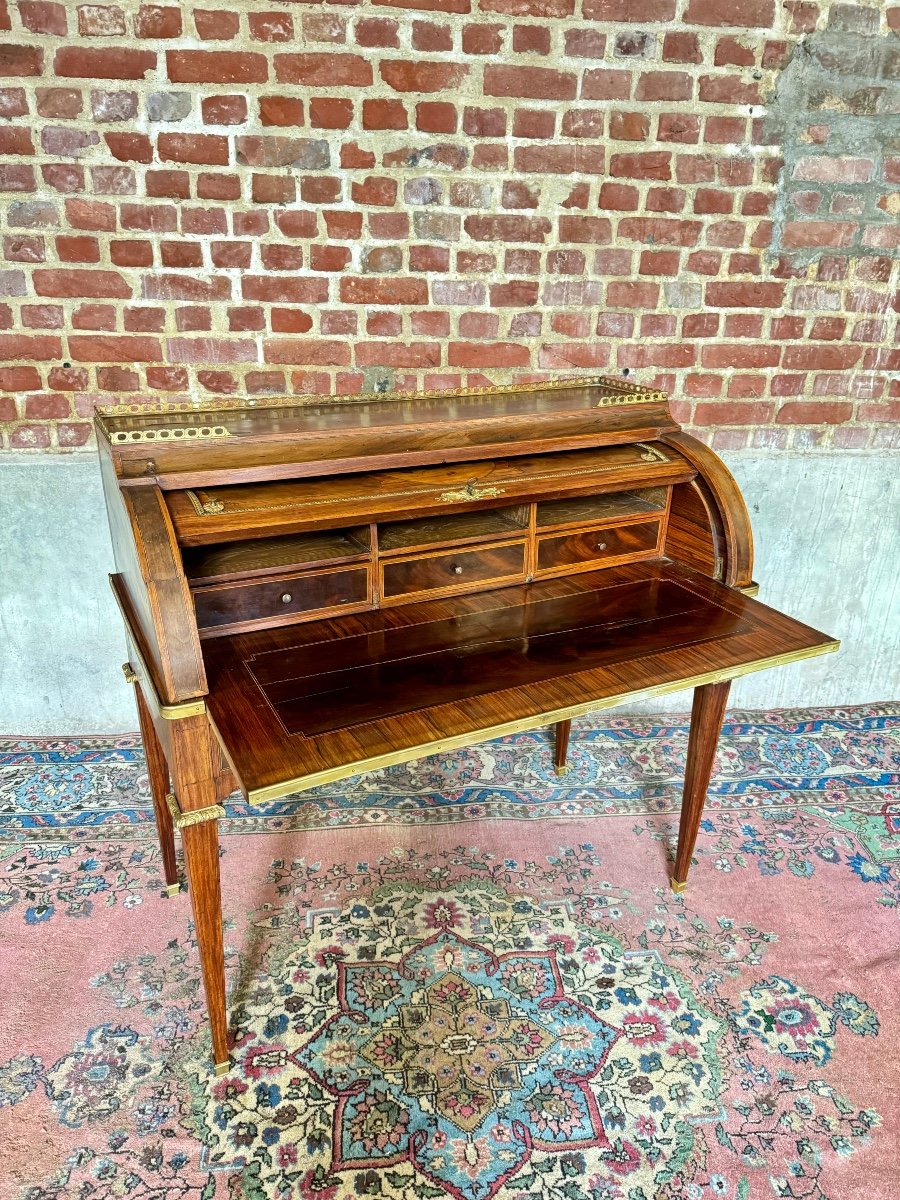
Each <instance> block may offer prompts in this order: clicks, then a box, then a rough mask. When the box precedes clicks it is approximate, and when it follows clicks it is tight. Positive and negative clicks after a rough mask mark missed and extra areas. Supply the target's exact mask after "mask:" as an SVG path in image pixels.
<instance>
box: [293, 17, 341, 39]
mask: <svg viewBox="0 0 900 1200" xmlns="http://www.w3.org/2000/svg"><path fill="white" fill-rule="evenodd" d="M303 38H304V41H307V42H332V43H338V42H346V40H347V22H346V20H345V19H344V18H343V17H341V16H338V14H337V13H333V12H330V13H322V12H306V13H304V15H303Z"/></svg>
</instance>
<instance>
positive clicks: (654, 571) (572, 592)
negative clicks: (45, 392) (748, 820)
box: [97, 379, 837, 1071]
mask: <svg viewBox="0 0 900 1200" xmlns="http://www.w3.org/2000/svg"><path fill="white" fill-rule="evenodd" d="M97 428H98V434H99V439H98V440H99V442H100V453H101V462H102V468H103V477H104V486H105V491H106V497H107V505H108V509H109V514H110V525H111V529H112V532H113V541H114V545H115V550H116V562H117V566H118V572H117V574H116V575H115V576H113V580H112V582H113V588H114V591H115V594H116V597H117V599H118V601H119V604H120V607H121V609H122V613H123V616H124V619H125V623H126V630H127V634H128V641H129V648H130V660H129V663H128V664H126V674H127V675H128V677H129V678H130V679H131V680H132V681H133V682H135V683H136V685H137V687H136V694H137V703H138V713H139V717H140V722H141V732H142V736H143V739H144V745H145V749H146V754H147V764H148V771H149V775H150V783H151V789H152V793H153V800H154V806H155V810H156V816H157V825H158V829H159V837H160V845H161V847H162V856H163V864H164V870H165V877H166V883H167V885H168V887H169V890H170V893H172V894H174V893H175V892H177V890H178V877H177V869H176V859H175V846H174V830H175V829H176V828H177V829H179V830H180V832H181V834H182V839H183V845H184V852H185V861H186V866H187V875H188V882H189V886H190V893H191V900H192V904H193V909H194V918H195V923H196V928H197V940H198V945H199V948H200V955H201V961H202V968H203V977H204V984H205V988H206V996H207V1003H208V1008H209V1015H210V1024H211V1030H212V1042H213V1058H214V1062H215V1064H216V1070H217V1071H222V1070H225V1069H226V1067H227V1062H228V1037H227V1021H226V1007H225V984H224V955H223V944H222V915H221V899H220V888H219V858H218V824H217V822H218V818H219V817H221V816H222V815H223V813H224V810H223V809H222V807H221V801H222V800H223V799H224V798H225V797H226V796H228V795H229V794H230V793H231V792H232V791H233V790H234V789H235V788H239V789H240V790H241V791H242V792H243V794H244V795H245V796H246V797H247V799H248V800H249V801H250V802H251V803H252V802H264V801H267V800H271V799H274V798H276V797H280V796H285V795H289V794H292V793H295V792H299V791H302V790H304V789H305V788H310V787H314V786H316V785H319V784H323V783H328V782H331V781H334V780H337V779H341V778H344V777H346V776H349V775H354V774H357V773H359V772H361V771H367V770H372V769H376V768H379V767H383V766H387V765H390V764H391V763H398V762H406V761H409V760H411V759H414V758H418V757H421V756H423V755H427V754H432V753H436V752H438V751H443V750H448V749H452V748H455V747H459V746H465V745H469V744H471V743H473V742H476V741H480V740H483V739H485V738H488V737H496V736H500V735H503V734H506V733H511V732H514V731H517V730H522V729H530V728H535V727H537V726H541V725H547V724H554V725H555V726H556V765H557V769H558V770H560V771H563V770H564V769H565V761H566V747H567V742H568V736H569V729H570V723H571V720H572V718H573V717H575V716H578V715H580V714H582V713H586V712H589V711H591V710H594V709H598V708H605V707H610V706H613V705H616V704H619V703H621V702H623V701H625V700H633V699H637V698H645V697H651V696H656V695H661V694H663V693H666V692H670V691H674V690H676V689H680V688H686V687H692V688H694V705H693V714H692V721H691V733H690V739H689V746H688V763H687V770H686V778H685V789H684V799H683V804H682V814H681V827H680V831H679V841H678V850H677V855H676V860H675V864H674V871H673V876H672V886H673V887H674V888H675V889H676V890H682V889H683V888H684V887H685V886H686V883H687V877H688V870H689V867H690V862H691V855H692V852H693V848H694V843H695V841H696V836H697V830H698V826H699V822H700V816H701V813H702V809H703V804H704V801H705V798H706V791H707V787H708V784H709V777H710V773H711V770H712V764H713V757H714V754H715V749H716V744H717V740H718V735H719V731H720V729H721V725H722V719H723V716H724V712H725V705H726V701H727V697H728V689H729V686H730V681H731V680H732V679H734V678H736V677H737V676H740V675H743V674H746V673H748V672H750V671H755V670H760V669H762V668H765V667H768V666H774V665H778V664H781V663H785V662H790V661H793V660H794V659H800V658H804V657H809V656H811V655H815V654H821V653H824V652H827V651H829V650H834V649H836V648H837V643H836V642H835V641H833V640H832V639H830V638H828V637H827V636H826V635H824V634H821V633H818V632H817V631H816V630H814V629H810V628H809V627H808V626H806V625H802V624H801V623H799V622H798V621H795V620H793V619H792V618H790V617H787V616H784V615H783V614H781V613H777V612H775V611H773V610H772V609H770V608H767V607H766V606H765V605H763V604H760V603H759V602H758V601H756V600H755V599H753V598H751V596H750V595H748V594H747V593H748V592H751V591H753V590H754V585H753V584H752V581H751V575H750V572H751V567H752V542H751V537H750V527H749V522H748V519H747V511H746V508H745V506H744V502H743V500H742V498H741V496H740V493H739V491H738V489H737V486H736V484H735V483H734V480H733V479H732V478H731V476H730V475H729V474H728V472H727V471H726V469H725V467H724V466H723V465H722V463H721V462H720V461H719V459H718V458H717V457H716V456H715V455H714V454H713V453H712V452H711V451H710V450H708V449H707V448H706V447H705V446H703V445H702V444H701V443H699V442H697V441H696V440H695V439H693V438H690V437H688V436H687V435H685V434H683V433H682V432H681V431H680V430H679V429H678V427H677V425H676V424H675V422H674V421H673V420H672V418H671V416H670V414H669V411H668V405H667V402H666V398H665V396H664V395H663V394H662V393H659V392H648V391H643V390H641V389H639V388H636V387H634V386H632V385H628V384H623V383H621V382H620V381H615V380H605V379H597V380H588V381H586V380H577V381H558V382H554V383H549V384H531V385H523V386H519V387H517V388H516V387H510V388H497V389H474V390H472V391H465V392H452V393H435V394H428V395H421V396H411V397H402V396H400V397H393V398H391V397H384V396H380V395H379V396H373V397H368V398H366V397H363V398H359V397H352V398H346V399H343V400H331V401H322V400H284V401H269V400H265V401H261V402H259V403H256V404H254V403H251V402H224V403H220V402H216V403H214V404H211V405H196V406H182V407H178V406H175V407H169V408H165V407H159V408H152V409H140V410H132V409H125V410H123V409H105V410H100V411H99V413H98V417H97Z"/></svg>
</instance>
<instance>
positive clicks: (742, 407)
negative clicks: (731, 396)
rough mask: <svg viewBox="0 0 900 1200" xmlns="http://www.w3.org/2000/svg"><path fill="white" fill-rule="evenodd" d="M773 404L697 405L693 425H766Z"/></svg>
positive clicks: (719, 403)
mask: <svg viewBox="0 0 900 1200" xmlns="http://www.w3.org/2000/svg"><path fill="white" fill-rule="evenodd" d="M773 411H774V405H773V404H753V403H749V402H748V403H745V404H738V403H730V404H729V403H723V402H722V401H719V402H718V403H716V404H698V405H697V406H696V408H695V409H694V424H695V425H766V424H768V423H769V421H771V419H772V413H773Z"/></svg>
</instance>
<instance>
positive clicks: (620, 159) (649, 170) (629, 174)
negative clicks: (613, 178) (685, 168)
mask: <svg viewBox="0 0 900 1200" xmlns="http://www.w3.org/2000/svg"><path fill="white" fill-rule="evenodd" d="M671 164H672V155H671V154H670V153H669V152H668V151H667V150H649V151H647V152H646V153H642V154H614V155H613V156H612V158H611V159H610V162H609V173H610V175H617V176H622V177H624V178H626V179H671V178H672V166H671Z"/></svg>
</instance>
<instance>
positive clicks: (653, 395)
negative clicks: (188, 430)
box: [94, 375, 668, 433]
mask: <svg viewBox="0 0 900 1200" xmlns="http://www.w3.org/2000/svg"><path fill="white" fill-rule="evenodd" d="M575 387H599V388H606V389H607V395H606V396H604V397H602V401H603V404H602V407H606V406H607V405H616V404H623V405H630V404H659V403H664V402H665V401H666V400H667V399H668V397H667V395H666V393H665V392H663V391H656V390H651V389H649V388H642V387H641V386H640V385H639V384H636V383H628V382H626V381H625V380H624V379H614V378H613V377H612V376H609V375H569V376H565V377H563V378H562V379H544V380H537V381H535V382H521V381H519V382H512V383H497V384H490V385H486V386H484V387H467V388H436V389H432V390H424V391H421V392H416V391H386V392H357V393H355V394H347V393H344V394H341V395H337V396H314V395H309V394H302V395H299V396H267V397H265V398H264V399H261V400H256V399H253V398H247V399H234V400H197V401H194V402H192V403H190V404H185V403H184V402H183V401H181V402H176V403H173V404H167V403H165V401H155V402H154V403H151V404H98V405H97V406H96V408H95V410H94V411H95V414H96V415H97V417H99V418H100V420H101V424H103V418H105V417H125V416H128V417H133V416H141V415H142V414H146V415H148V416H152V415H153V414H158V413H203V412H246V411H253V410H254V409H265V408H304V407H310V406H314V405H317V404H319V405H322V404H371V403H377V402H378V401H395V400H399V401H402V400H440V399H442V398H447V399H453V398H463V397H466V396H500V395H504V394H509V393H512V392H553V391H561V390H563V389H567V388H575ZM597 407H601V405H598V406H597ZM104 429H105V425H104ZM107 433H108V430H107Z"/></svg>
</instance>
